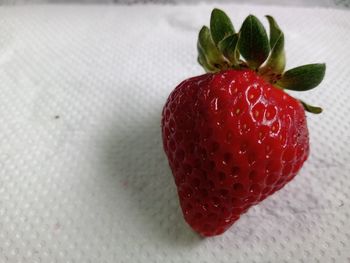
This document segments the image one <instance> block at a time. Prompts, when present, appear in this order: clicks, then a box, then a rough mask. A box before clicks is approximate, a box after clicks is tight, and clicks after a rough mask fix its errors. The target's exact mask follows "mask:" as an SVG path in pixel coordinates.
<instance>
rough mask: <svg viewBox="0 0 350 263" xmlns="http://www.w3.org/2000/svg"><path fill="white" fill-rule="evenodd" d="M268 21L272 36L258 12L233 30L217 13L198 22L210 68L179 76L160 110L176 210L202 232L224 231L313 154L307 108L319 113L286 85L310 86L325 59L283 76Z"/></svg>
mask: <svg viewBox="0 0 350 263" xmlns="http://www.w3.org/2000/svg"><path fill="white" fill-rule="evenodd" d="M268 20H269V24H270V41H269V40H268V37H267V35H266V32H265V29H264V27H263V25H262V24H261V23H260V22H259V20H258V19H257V18H255V17H254V16H249V17H248V18H247V19H246V20H245V21H244V23H243V25H242V28H241V30H240V32H239V34H236V33H235V32H234V29H233V26H232V24H231V21H230V20H229V18H228V17H227V16H226V15H225V13H223V12H222V11H220V10H218V9H214V10H213V12H212V16H211V25H210V30H209V28H207V27H203V28H202V30H201V32H200V34H199V40H198V51H199V58H198V60H199V62H200V64H201V65H202V66H203V67H204V68H205V69H206V71H208V72H209V73H207V74H204V75H201V76H198V77H194V78H190V79H188V80H185V81H183V82H182V83H181V84H180V85H179V86H177V87H176V88H175V90H174V91H173V92H172V93H171V95H170V96H169V98H168V100H167V102H166V104H165V106H164V109H163V118H162V135H163V144H164V150H165V153H166V155H167V157H168V159H169V164H170V167H171V170H172V172H173V175H174V178H175V183H176V186H177V189H178V194H179V199H180V204H181V208H182V211H183V213H184V217H185V220H186V221H187V222H188V223H189V225H190V226H191V227H192V228H193V229H194V230H195V231H197V232H198V233H200V234H201V235H203V236H212V235H218V234H221V233H223V232H224V231H225V230H226V229H227V228H228V227H230V226H231V225H232V224H233V223H234V222H235V221H236V220H237V219H238V218H239V216H240V215H241V214H242V213H244V212H245V211H246V210H247V209H248V208H249V207H251V206H252V205H254V204H257V203H259V202H260V201H262V200H263V199H265V198H266V197H267V196H269V195H271V194H273V193H274V192H275V191H277V190H279V189H281V188H282V187H283V186H284V185H285V184H286V183H287V182H289V181H290V180H291V179H293V177H294V176H295V175H296V174H297V173H298V171H299V170H300V168H301V167H302V165H303V163H304V161H305V160H306V159H307V157H308V154H309V137H308V129H307V124H306V118H305V111H304V109H305V110H307V111H310V112H313V113H320V112H321V109H320V108H318V107H313V106H310V105H308V104H306V103H304V102H301V101H299V100H297V99H294V98H293V97H291V96H289V95H288V94H287V93H286V92H285V91H284V90H283V89H284V88H285V89H292V90H299V91H300V90H308V89H311V88H314V87H315V86H317V85H318V84H319V83H320V82H321V81H322V79H323V76H324V72H325V65H324V64H310V65H306V66H302V67H298V68H295V69H292V70H289V71H287V72H284V73H283V71H284V65H285V56H284V50H283V46H284V37H283V33H282V31H281V30H280V29H279V27H278V26H277V24H276V22H275V21H274V19H273V18H272V17H268ZM240 55H242V57H243V58H245V61H243V60H242V59H240ZM266 60H267V61H266ZM264 62H265V64H264V65H263V66H262V67H261V65H262V64H263V63H264Z"/></svg>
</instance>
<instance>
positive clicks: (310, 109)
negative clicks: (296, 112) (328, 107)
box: [299, 100, 323, 114]
mask: <svg viewBox="0 0 350 263" xmlns="http://www.w3.org/2000/svg"><path fill="white" fill-rule="evenodd" d="M299 101H300V102H301V104H302V105H303V107H304V109H305V110H306V111H307V112H310V113H314V114H320V113H321V112H322V111H323V110H322V108H320V107H317V106H312V105H310V104H307V103H306V102H304V101H302V100H299Z"/></svg>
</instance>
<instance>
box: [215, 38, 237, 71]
mask: <svg viewBox="0 0 350 263" xmlns="http://www.w3.org/2000/svg"><path fill="white" fill-rule="evenodd" d="M237 42H238V34H233V35H229V36H227V37H225V38H224V39H223V40H221V41H220V42H219V44H218V48H219V50H220V51H221V52H222V53H223V54H224V56H225V57H226V58H228V60H229V61H230V62H231V63H232V64H233V65H234V66H238V62H239V53H238V52H237Z"/></svg>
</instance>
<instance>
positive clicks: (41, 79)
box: [0, 4, 350, 263]
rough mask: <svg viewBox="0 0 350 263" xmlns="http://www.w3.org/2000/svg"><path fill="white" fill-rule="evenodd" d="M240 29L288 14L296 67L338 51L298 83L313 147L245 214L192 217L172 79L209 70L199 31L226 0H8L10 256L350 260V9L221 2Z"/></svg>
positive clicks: (5, 177) (0, 251) (1, 160)
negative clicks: (118, 2)
mask: <svg viewBox="0 0 350 263" xmlns="http://www.w3.org/2000/svg"><path fill="white" fill-rule="evenodd" d="M216 6H219V7H221V8H223V9H224V10H226V11H227V13H228V14H229V15H230V16H231V17H232V20H233V22H234V24H235V25H236V28H237V29H238V28H239V26H238V25H239V24H241V22H242V21H243V19H244V17H246V16H247V15H248V14H249V13H254V14H256V15H257V16H258V17H259V18H261V19H262V21H264V23H265V24H266V21H265V20H263V19H264V17H263V16H264V15H265V14H271V15H273V16H275V17H276V19H277V21H278V22H279V24H280V26H281V28H282V29H284V32H285V35H286V49H287V60H288V65H287V66H288V68H291V67H294V66H296V65H301V64H306V63H313V62H326V63H327V73H326V77H325V80H324V81H323V83H322V84H321V85H320V87H318V88H317V89H316V90H314V91H310V92H307V93H305V94H300V93H298V94H296V95H297V96H298V97H300V98H303V99H305V100H306V101H308V102H310V103H311V104H316V105H321V106H322V107H323V108H324V113H322V114H321V115H318V116H315V115H308V124H309V128H310V136H311V156H310V158H309V160H308V161H307V163H306V164H305V166H304V168H303V169H302V171H301V173H300V174H299V175H298V176H297V177H296V178H295V179H294V180H293V181H292V182H291V183H290V184H288V185H287V186H286V187H285V188H284V189H282V190H281V191H279V192H278V193H276V194H275V195H273V196H272V197H270V198H268V199H267V200H266V201H264V202H263V203H261V204H260V205H258V206H255V207H253V208H252V209H250V210H249V211H248V213H247V214H245V215H243V216H242V217H241V219H240V220H239V221H238V222H237V223H236V224H234V226H233V227H232V228H230V229H229V230H228V231H227V232H226V233H225V234H223V235H221V236H219V237H215V238H208V239H201V238H200V237H198V236H197V235H196V234H195V233H193V232H192V231H191V229H190V228H189V227H188V226H187V225H186V223H185V222H184V220H183V218H182V214H181V211H180V208H179V204H178V200H177V195H176V189H175V184H174V183H173V179H172V175H171V173H170V170H169V168H168V164H167V161H166V159H165V155H164V153H163V150H162V144H161V134H160V114H161V109H162V107H163V104H164V102H165V100H166V98H167V96H168V94H169V93H170V92H171V90H172V89H173V88H174V87H175V86H176V85H177V84H178V83H179V82H180V81H181V80H183V79H185V78H188V77H190V76H195V75H198V74H202V72H203V71H202V69H201V68H200V67H199V66H198V65H197V64H196V48H195V45H196V37H197V32H198V29H199V28H200V27H201V25H202V24H204V23H208V22H209V15H210V11H211V9H212V7H213V5H207V4H200V5H192V6H184V5H177V6H153V5H148V6H141V5H136V6H129V7H117V6H102V5H101V6H20V7H11V8H10V7H2V8H0V262H1V263H8V262H11V263H17V262H33V263H34V262H45V263H46V262H62V263H63V262H76V263H80V262H181V263H183V262H185V263H186V262H200V263H211V262H218V263H222V262H230V263H235V262H249V263H256V262H327V263H328V262H350V199H349V193H350V180H349V174H350V166H349V163H350V133H349V130H350V117H349V112H350V104H349V101H350V92H349V87H350V69H349V64H350V61H349V57H350V54H349V51H348V48H349V46H350V37H349V36H350V15H349V11H341V10H335V9H322V8H316V9H315V8H312V9H308V8H300V7H299V8H292V7H289V8H282V7H274V6H254V5H216Z"/></svg>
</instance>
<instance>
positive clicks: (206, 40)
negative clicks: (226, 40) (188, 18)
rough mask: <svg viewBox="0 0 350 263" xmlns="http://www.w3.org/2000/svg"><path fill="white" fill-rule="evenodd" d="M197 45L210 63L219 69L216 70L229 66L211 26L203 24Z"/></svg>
mask: <svg viewBox="0 0 350 263" xmlns="http://www.w3.org/2000/svg"><path fill="white" fill-rule="evenodd" d="M197 47H198V50H201V51H202V53H203V55H204V56H205V58H206V61H207V62H208V64H209V65H210V66H211V67H214V68H216V69H217V70H216V71H218V70H220V69H223V68H226V67H227V64H228V63H227V61H226V60H225V58H224V56H223V55H222V54H221V53H220V51H219V50H218V48H217V47H216V46H215V44H214V41H213V39H212V38H211V35H210V31H209V28H208V27H206V26H203V27H202V29H201V30H200V32H199V36H198V42H197Z"/></svg>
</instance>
